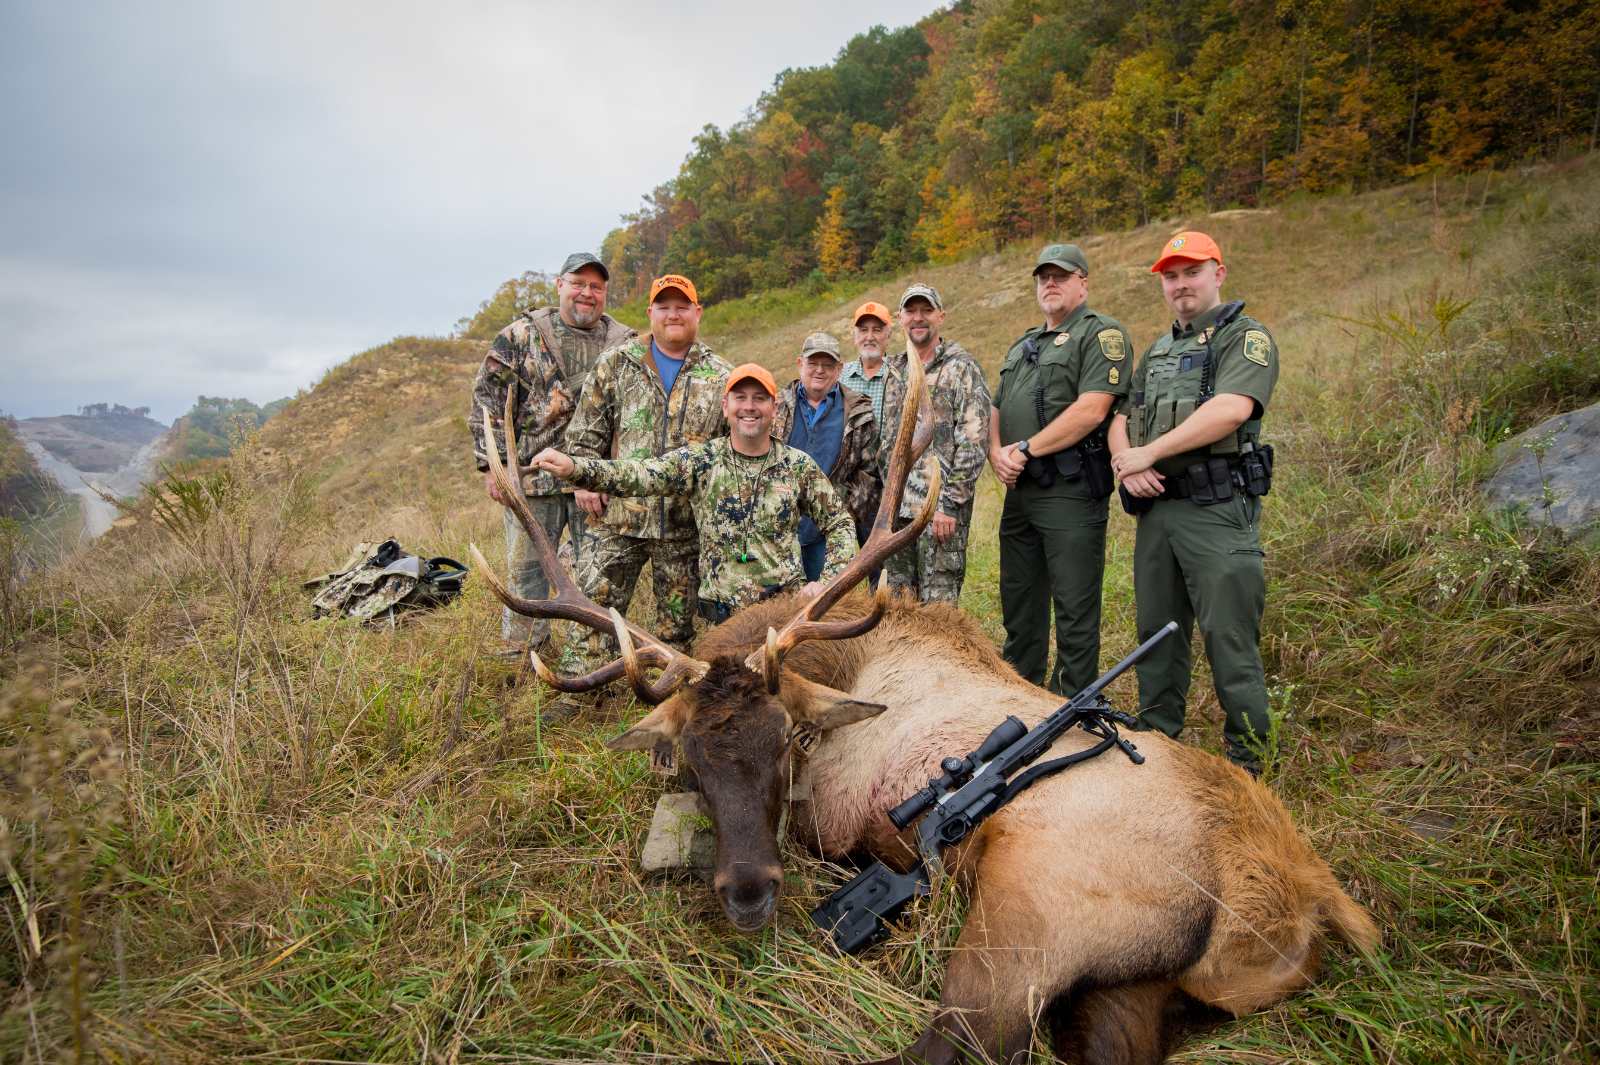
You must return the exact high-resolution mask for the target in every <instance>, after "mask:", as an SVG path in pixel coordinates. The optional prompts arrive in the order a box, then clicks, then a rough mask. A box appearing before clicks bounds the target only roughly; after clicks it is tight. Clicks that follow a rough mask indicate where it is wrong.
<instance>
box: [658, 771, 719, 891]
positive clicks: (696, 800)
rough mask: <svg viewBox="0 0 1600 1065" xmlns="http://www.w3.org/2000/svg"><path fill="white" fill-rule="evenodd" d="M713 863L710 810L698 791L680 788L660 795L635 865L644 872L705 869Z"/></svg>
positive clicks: (714, 839) (715, 847)
mask: <svg viewBox="0 0 1600 1065" xmlns="http://www.w3.org/2000/svg"><path fill="white" fill-rule="evenodd" d="M716 863H717V836H716V833H715V832H714V831H713V830H712V827H711V811H710V809H709V808H707V806H706V804H705V800H704V799H702V798H701V797H700V794H699V793H698V792H693V791H680V792H676V793H672V794H667V795H663V796H661V799H660V800H659V801H658V802H657V803H656V813H655V817H653V818H651V820H650V834H649V835H648V836H647V837H645V841H644V851H643V853H641V854H640V856H639V865H640V866H641V867H642V868H643V869H644V871H645V872H646V873H655V874H659V873H668V872H672V871H674V870H678V869H690V870H694V871H696V872H700V873H709V872H710V871H711V870H712V869H713V868H714V867H715V866H716Z"/></svg>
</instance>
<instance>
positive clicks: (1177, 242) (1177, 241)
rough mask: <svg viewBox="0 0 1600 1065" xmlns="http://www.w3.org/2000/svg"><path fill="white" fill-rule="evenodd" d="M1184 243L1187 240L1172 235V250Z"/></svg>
mask: <svg viewBox="0 0 1600 1065" xmlns="http://www.w3.org/2000/svg"><path fill="white" fill-rule="evenodd" d="M1185 243H1187V241H1186V240H1185V239H1184V238H1183V237H1173V238H1172V245H1171V247H1172V250H1173V251H1177V250H1178V249H1179V248H1181V247H1183V246H1184V244H1185Z"/></svg>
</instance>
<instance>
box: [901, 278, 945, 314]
mask: <svg viewBox="0 0 1600 1065" xmlns="http://www.w3.org/2000/svg"><path fill="white" fill-rule="evenodd" d="M919 296H920V297H921V298H923V299H925V300H927V301H928V302H929V303H930V304H932V305H933V309H934V310H936V311H942V310H944V301H943V300H941V299H940V298H939V290H938V289H936V288H934V287H933V286H932V285H925V284H923V283H922V282H921V281H918V282H917V283H916V284H914V285H912V286H911V287H910V288H908V289H906V290H905V291H904V292H902V293H901V294H900V309H901V310H905V309H906V304H908V303H910V302H911V301H912V300H914V299H916V298H917V297H919Z"/></svg>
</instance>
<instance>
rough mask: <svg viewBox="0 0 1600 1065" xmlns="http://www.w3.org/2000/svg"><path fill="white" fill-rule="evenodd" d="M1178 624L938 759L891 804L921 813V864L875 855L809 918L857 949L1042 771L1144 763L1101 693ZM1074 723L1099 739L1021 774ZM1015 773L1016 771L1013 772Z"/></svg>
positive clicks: (899, 816) (907, 819) (1123, 719)
mask: <svg viewBox="0 0 1600 1065" xmlns="http://www.w3.org/2000/svg"><path fill="white" fill-rule="evenodd" d="M1177 631H1178V623H1177V622H1175V621H1169V622H1167V623H1166V625H1164V626H1162V628H1161V631H1159V632H1157V633H1156V634H1155V635H1154V636H1151V637H1150V638H1149V639H1148V640H1146V641H1144V642H1143V643H1141V644H1140V645H1139V646H1138V647H1137V648H1136V649H1135V650H1134V652H1133V653H1132V654H1130V655H1129V656H1128V657H1127V658H1124V659H1123V660H1122V661H1121V662H1118V663H1117V664H1116V665H1115V666H1112V667H1111V668H1110V669H1109V670H1107V671H1106V672H1105V673H1104V674H1102V675H1101V676H1100V677H1099V678H1098V679H1097V680H1095V681H1094V683H1092V684H1090V685H1089V686H1088V687H1087V688H1084V689H1083V690H1082V691H1080V692H1078V694H1076V695H1074V696H1073V697H1072V698H1070V699H1068V700H1067V701H1066V702H1065V703H1063V704H1062V705H1061V707H1060V708H1059V709H1058V710H1056V711H1055V712H1054V713H1053V714H1051V715H1050V716H1049V717H1047V718H1045V719H1044V720H1043V721H1041V722H1039V723H1038V724H1037V725H1035V726H1034V727H1033V728H1032V729H1029V728H1028V726H1027V725H1025V724H1023V723H1022V721H1021V720H1020V719H1018V718H1015V717H1007V718H1006V719H1005V720H1004V721H1002V722H1001V723H1000V724H999V725H998V726H997V727H996V728H995V730H994V731H993V732H991V733H989V735H988V738H986V739H985V740H984V741H983V743H981V744H979V745H978V749H977V750H975V751H973V752H972V753H971V754H969V755H967V756H966V757H965V758H946V759H945V760H944V761H942V762H940V763H939V769H940V770H941V774H940V775H939V776H937V777H934V778H933V779H932V780H929V781H928V786H927V787H925V788H923V789H922V790H921V791H919V792H917V793H916V794H915V795H913V796H911V798H909V799H907V800H906V801H905V802H903V803H901V804H900V805H899V806H896V807H895V808H894V809H892V810H890V811H889V820H890V821H892V822H894V826H895V827H896V828H906V827H909V826H910V825H911V824H912V822H914V821H917V819H918V818H919V817H920V818H921V822H920V823H919V824H918V825H917V853H918V855H919V860H918V862H917V864H916V865H914V866H912V868H911V869H910V870H909V871H908V872H904V873H897V872H895V871H894V870H893V869H890V868H889V867H888V866H886V865H884V864H883V863H882V862H873V863H872V865H870V866H869V867H868V868H866V869H864V870H862V871H861V872H860V873H858V874H857V875H856V876H855V877H854V878H853V879H852V880H851V881H850V882H849V883H848V884H845V885H844V886H843V887H841V888H840V889H839V890H837V891H835V892H834V893H833V894H832V895H829V896H828V898H827V901H825V902H823V904H822V905H820V906H818V907H817V908H816V909H814V910H812V911H811V920H812V923H813V924H815V925H816V926H817V927H818V928H821V929H822V930H824V931H825V932H828V933H829V934H830V935H831V936H832V937H833V941H834V943H835V944H836V945H837V946H838V947H839V949H840V950H842V951H844V952H845V953H846V954H856V953H859V952H861V951H863V950H865V949H866V948H867V947H870V946H871V945H872V944H874V943H876V942H878V941H879V940H880V939H882V938H883V937H884V936H886V935H888V933H889V928H888V924H889V922H890V921H892V920H894V919H895V918H896V917H897V916H899V914H900V911H901V910H902V909H904V908H905V906H906V904H907V903H909V902H910V901H911V900H913V899H915V898H919V897H921V896H923V895H926V894H928V893H929V892H930V891H931V890H932V877H931V874H930V872H929V870H930V869H939V868H941V866H942V863H941V861H940V858H939V852H940V850H941V849H943V848H945V847H953V846H955V845H956V844H957V843H960V842H961V841H962V840H964V839H966V838H967V837H968V836H970V835H971V834H972V832H973V830H974V829H976V828H977V827H978V825H979V824H980V823H981V822H982V821H983V819H984V818H986V817H988V816H989V815H990V814H992V813H994V812H995V811H996V810H998V809H1000V807H1002V806H1004V805H1005V804H1006V803H1007V802H1009V801H1010V800H1011V798H1012V797H1013V796H1015V795H1016V794H1017V793H1018V792H1020V791H1021V790H1022V789H1023V788H1026V787H1027V786H1028V785H1030V784H1032V783H1033V782H1034V781H1036V780H1038V779H1039V778H1040V777H1044V776H1048V775H1050V774H1052V773H1059V772H1061V770H1063V769H1066V768H1068V767H1069V766H1074V765H1077V764H1078V763H1079V762H1085V761H1088V760H1089V759H1090V758H1094V757H1095V756H1097V755H1100V754H1104V753H1105V752H1106V751H1109V750H1110V749H1111V748H1112V747H1117V748H1119V749H1121V751H1122V753H1123V754H1126V755H1127V756H1128V758H1129V760H1130V761H1132V762H1133V764H1134V765H1142V764H1143V763H1144V755H1142V754H1140V753H1139V751H1138V749H1137V748H1136V747H1135V746H1134V745H1133V744H1131V743H1129V742H1128V741H1127V740H1125V739H1123V738H1122V737H1121V736H1120V735H1118V734H1117V725H1119V724H1121V725H1124V726H1128V727H1130V728H1131V727H1134V726H1135V725H1136V724H1137V722H1135V721H1134V719H1133V718H1131V717H1129V716H1128V715H1127V714H1124V713H1122V712H1121V711H1118V710H1114V709H1112V707H1111V704H1110V703H1109V702H1107V701H1106V698H1105V696H1103V695H1101V694H1100V693H1101V692H1102V691H1104V690H1105V688H1106V686H1107V685H1109V684H1110V683H1111V682H1112V681H1114V680H1116V679H1117V678H1118V677H1119V676H1121V675H1122V674H1123V673H1124V672H1125V671H1126V670H1127V669H1128V667H1129V666H1131V665H1133V664H1134V663H1135V662H1137V661H1139V660H1140V659H1141V658H1143V657H1144V656H1145V655H1147V654H1149V653H1150V650H1151V648H1153V647H1155V645H1156V644H1158V643H1160V642H1161V641H1162V640H1163V639H1165V638H1166V637H1167V636H1169V635H1171V634H1172V633H1174V632H1177ZM1074 726H1077V727H1079V728H1081V729H1083V730H1084V731H1085V732H1087V733H1089V734H1090V735H1091V736H1096V737H1098V738H1099V740H1100V742H1099V743H1096V744H1095V745H1094V746H1092V747H1088V748H1085V749H1084V750H1081V751H1078V752H1076V753H1074V754H1069V755H1065V756H1063V757H1061V758H1052V759H1051V760H1050V761H1048V762H1042V763H1040V764H1039V765H1036V766H1033V767H1032V768H1031V769H1026V770H1024V771H1023V772H1020V773H1018V770H1022V769H1023V767H1024V766H1028V765H1030V764H1031V763H1032V762H1033V761H1034V759H1036V758H1038V757H1039V756H1040V755H1041V754H1043V753H1044V752H1045V751H1047V750H1049V749H1050V746H1051V745H1052V744H1053V743H1055V741H1056V740H1057V739H1058V738H1059V737H1060V736H1061V735H1062V733H1064V732H1066V731H1067V730H1068V729H1070V728H1072V727H1074ZM1013 773H1016V774H1017V775H1016V776H1015V778H1013V776H1012V774H1013Z"/></svg>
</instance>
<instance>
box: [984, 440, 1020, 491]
mask: <svg viewBox="0 0 1600 1065" xmlns="http://www.w3.org/2000/svg"><path fill="white" fill-rule="evenodd" d="M989 465H991V466H993V467H994V475H995V476H996V477H998V478H1000V483H1001V484H1003V485H1005V486H1006V487H1007V488H1015V487H1016V486H1017V478H1018V477H1020V476H1022V471H1023V469H1024V468H1025V467H1026V466H1027V465H1028V458H1027V456H1026V455H1024V454H1023V453H1022V452H1020V451H1018V450H1017V445H1016V444H1007V445H1006V446H1005V447H1001V448H995V449H994V450H993V451H990V452H989Z"/></svg>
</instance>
